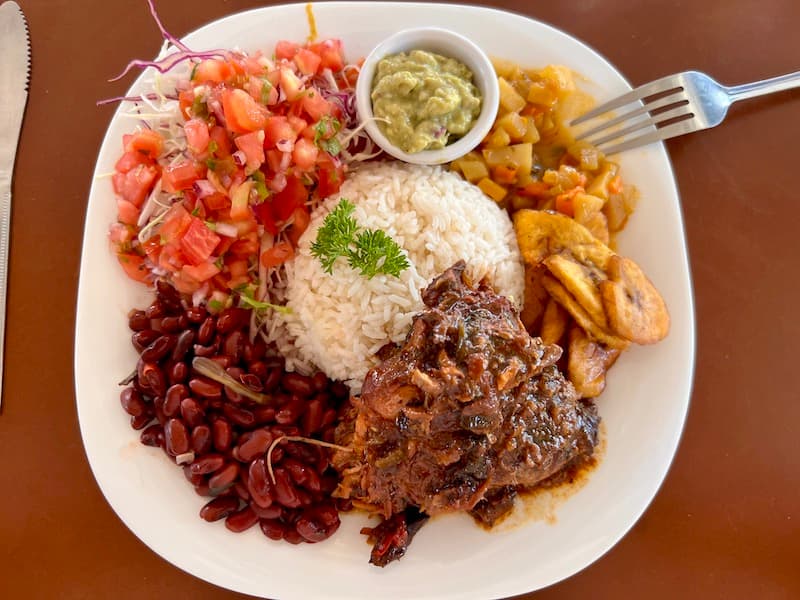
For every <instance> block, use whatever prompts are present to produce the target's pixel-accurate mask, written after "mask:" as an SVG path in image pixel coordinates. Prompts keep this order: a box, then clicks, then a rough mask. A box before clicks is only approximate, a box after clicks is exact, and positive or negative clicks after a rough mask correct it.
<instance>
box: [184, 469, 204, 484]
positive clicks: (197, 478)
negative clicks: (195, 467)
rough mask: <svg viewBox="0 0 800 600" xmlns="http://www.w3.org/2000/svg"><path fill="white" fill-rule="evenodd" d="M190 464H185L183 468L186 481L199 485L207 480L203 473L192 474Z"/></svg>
mask: <svg viewBox="0 0 800 600" xmlns="http://www.w3.org/2000/svg"><path fill="white" fill-rule="evenodd" d="M189 466H190V465H183V466H182V467H181V470H182V471H183V476H184V477H185V478H186V481H188V482H189V483H191V484H192V485H193V486H195V487H197V486H198V485H200V484H203V483H205V482H206V478H205V476H203V475H194V474H192V471H191V469H190V468H189Z"/></svg>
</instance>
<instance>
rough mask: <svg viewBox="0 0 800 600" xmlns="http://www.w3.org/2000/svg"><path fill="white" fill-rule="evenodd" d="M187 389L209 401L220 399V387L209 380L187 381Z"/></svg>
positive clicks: (194, 379)
mask: <svg viewBox="0 0 800 600" xmlns="http://www.w3.org/2000/svg"><path fill="white" fill-rule="evenodd" d="M189 389H191V390H192V393H194V394H196V395H198V396H200V397H202V398H207V399H210V400H214V399H217V398H221V397H222V385H220V384H219V383H217V382H216V381H211V380H210V379H205V378H200V377H192V378H191V379H190V380H189Z"/></svg>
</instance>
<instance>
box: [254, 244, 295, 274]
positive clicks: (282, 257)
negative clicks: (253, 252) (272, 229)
mask: <svg viewBox="0 0 800 600" xmlns="http://www.w3.org/2000/svg"><path fill="white" fill-rule="evenodd" d="M293 256H294V248H292V245H291V244H290V243H289V242H278V243H277V244H275V245H274V246H273V247H272V248H270V249H268V250H265V251H264V252H262V253H261V264H262V265H264V266H265V267H266V268H267V269H271V268H273V267H278V266H280V265H282V264H283V263H285V262H286V261H287V260H289V259H290V258H292V257H293Z"/></svg>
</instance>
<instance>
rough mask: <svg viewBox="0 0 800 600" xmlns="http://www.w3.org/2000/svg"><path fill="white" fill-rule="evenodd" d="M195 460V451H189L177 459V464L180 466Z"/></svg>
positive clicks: (179, 455)
mask: <svg viewBox="0 0 800 600" xmlns="http://www.w3.org/2000/svg"><path fill="white" fill-rule="evenodd" d="M193 460H194V451H193V450H189V452H184V453H183V454H178V456H176V457H175V462H176V463H177V464H179V465H182V464H185V463H190V462H192V461H193Z"/></svg>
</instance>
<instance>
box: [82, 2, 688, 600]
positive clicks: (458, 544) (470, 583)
mask: <svg viewBox="0 0 800 600" xmlns="http://www.w3.org/2000/svg"><path fill="white" fill-rule="evenodd" d="M422 9H424V14H423V13H422V12H421V11H422ZM304 11H305V5H304V4H296V5H285V6H277V7H268V8H263V9H255V10H252V11H247V12H245V13H239V14H236V15H231V16H230V17H227V18H225V19H222V20H220V21H217V22H215V23H212V24H209V25H206V26H204V27H202V28H200V29H198V30H197V31H195V32H193V33H191V34H189V35H188V36H187V37H186V41H187V43H189V44H192V43H197V44H201V45H198V46H197V47H198V48H201V47H212V46H213V47H217V46H216V45H215V44H218V43H219V39H218V34H219V33H220V31H226V32H227V33H226V34H225V35H226V36H227V39H233V40H237V41H238V40H239V39H240V37H238V36H241V35H243V33H242V32H243V31H246V30H248V29H249V28H250V26H251V24H252V23H253V22H254V20H257V19H258V18H262V19H263V18H269V19H273V21H272V22H274V20H280V19H284V20H286V19H289V20H290V25H291V26H287V27H285V28H280V29H279V30H280V35H279V36H276V37H275V38H272V37H270V36H268V35H267V36H264V37H265V38H266V39H264V41H263V44H261V43H260V44H259V45H260V46H261V47H268V46H269V45H270V44H271V43H274V41H276V40H277V39H278V38H289V39H302V37H304V35H305V31H304V26H305V21H304ZM359 11H360V12H359ZM370 11H380V14H381V15H383V16H384V17H386V16H387V11H388V15H393V16H394V17H396V18H392V19H391V25H392V26H396V27H400V26H404V27H411V26H419V25H423V24H426V25H436V24H441V25H443V26H444V25H448V26H449V27H450V28H454V29H457V30H462V31H469V33H470V34H471V37H473V38H474V39H476V40H477V39H478V38H481V39H482V40H483V41H482V42H481V43H482V44H486V46H487V47H488V46H490V45H491V44H492V43H494V42H492V39H493V38H491V39H490V36H489V37H487V36H488V33H489V31H490V30H491V28H489V27H487V26H486V23H487V22H491V21H494V22H501V23H502V25H503V27H504V31H506V32H507V33H508V35H509V36H511V35H512V34H515V33H516V34H518V35H520V36H530V37H531V38H533V37H534V33H535V37H536V38H537V39H538V38H548V39H549V40H550V41H555V42H557V43H558V45H561V46H563V48H561V51H562V52H563V51H564V49H565V48H569V50H570V52H569V55H570V57H566V58H565V55H564V54H560V55H559V52H558V51H556V52H555V55H553V54H552V53H553V50H552V49H548V48H546V47H543V48H542V49H541V51H540V56H541V57H542V62H541V63H537V64H538V65H540V66H541V65H544V64H546V63H547V62H554V61H555V60H556V59H559V58H560V59H562V60H559V62H567V63H569V62H570V60H575V59H573V58H571V57H573V56H580V57H581V61H584V62H585V63H586V65H587V66H588V67H590V68H587V69H585V70H583V73H584V74H585V75H587V76H589V77H592V78H593V79H595V80H596V83H597V84H598V85H600V86H601V87H600V88H599V89H601V90H602V92H603V93H604V94H605V95H608V96H611V95H614V94H616V93H619V92H621V91H624V90H625V89H629V88H630V86H629V85H628V84H627V82H626V81H625V80H624V79H623V78H622V77H621V75H619V73H618V72H616V70H614V69H613V67H612V66H611V65H609V64H608V63H607V62H606V61H605V60H604V59H603V58H602V57H600V56H599V55H597V54H596V53H595V52H594V51H592V50H591V49H589V48H588V47H586V46H585V45H584V44H582V43H581V42H578V41H577V40H575V39H574V38H571V37H570V36H568V35H566V34H564V33H562V32H560V31H558V30H556V29H553V28H552V27H549V26H547V25H544V24H542V23H539V22H536V21H533V20H530V19H527V18H524V17H520V16H517V15H513V14H511V13H505V12H501V11H497V10H493V9H487V8H480V7H470V6H457V5H443V4H411V3H409V4H405V3H364V4H361V3H354V2H332V3H324V4H320V5H317V6H315V13H316V15H317V22H318V24H319V25H320V34H321V35H323V36H326V35H331V36H336V35H339V36H341V37H343V38H344V39H345V45H346V48H349V54H350V55H353V54H360V55H363V54H364V52H365V50H364V49H363V45H364V44H365V43H366V42H363V43H361V42H359V40H360V39H361V38H360V36H363V37H364V39H365V40H366V39H367V38H369V40H370V43H372V44H375V43H377V41H379V39H382V38H383V37H385V35H387V33H388V32H385V31H383V30H380V29H376V28H375V25H374V23H375V22H376V21H375V20H374V19H371V18H370V15H372V16H373V17H374V15H375V14H376V13H375V12H370ZM341 14H348V15H349V14H353V15H356V14H357V15H358V16H357V18H354V19H348V22H347V23H344V22H342V23H340V22H339V19H338V18H337V17H339V16H340V15H341ZM423 18H424V23H422V22H420V21H421V19H423ZM454 23H455V24H454ZM479 26H480V27H479ZM265 31H266V30H265ZM345 32H346V34H345ZM348 36H353V40H355V43H350V42H349V41H348ZM201 40H205V42H201ZM359 44H361V46H362V47H359ZM523 45H535V43H534V42H533V41H531V42H530V44H523ZM503 52H506V50H505V49H504V50H503ZM507 57H508V58H512V59H514V58H516V59H517V60H523V58H524V57H520V58H517V57H516V56H514V52H513V49H509V50H508V52H507ZM527 61H528V62H530V58H527ZM579 62H580V61H579ZM137 81H138V80H137ZM601 84H602V85H601ZM135 87H136V84H134V88H135ZM132 89H133V88H132ZM129 128H130V127H127V129H129ZM122 130H123V128H122V125H121V124H120V123H119V119H115V120H114V121H112V123H111V125H110V127H109V130H108V132H107V135H106V138H105V140H104V143H103V146H102V148H101V150H100V156H99V159H98V164H97V167H96V171H95V175H96V176H97V175H98V174H100V173H104V172H107V171H108V170H110V167H111V166H113V162H114V160H115V156H114V155H115V154H117V152H118V144H119V134H120V132H121V131H122ZM622 163H623V169H625V172H626V173H627V174H628V175H629V176H630V179H629V180H630V181H632V182H634V183H635V184H637V185H638V186H639V188H640V189H641V190H642V192H643V195H644V196H645V198H650V199H651V200H657V202H655V201H654V202H652V204H647V203H643V204H642V206H641V207H640V208H639V210H638V211H637V213H636V216H635V218H634V219H633V220H632V223H631V225H629V227H628V229H626V232H625V234H624V236H622V237H621V239H620V251H621V252H623V253H625V254H629V255H631V256H633V257H634V258H635V259H636V260H637V261H638V262H640V264H642V266H643V267H644V268H645V270H646V272H648V274H650V276H651V278H652V279H653V280H654V281H655V283H656V284H657V285H658V286H659V287H660V288H661V289H662V292H663V293H664V295H665V297H666V299H667V302H668V305H669V306H670V309H671V311H673V329H672V332H671V333H670V336H669V337H668V338H667V340H666V341H665V342H662V344H660V345H658V346H655V347H653V348H642V349H639V348H637V349H634V350H631V351H629V352H628V353H626V355H625V356H623V358H622V359H621V360H620V363H619V364H618V366H616V367H615V370H614V371H613V372H612V373H611V376H610V378H609V390H608V391H607V392H606V394H604V396H603V398H602V399H601V402H600V403H599V404H600V412H601V414H602V415H603V418H604V421H605V422H606V423H607V427H608V428H609V438H608V440H609V447H608V449H607V454H606V457H605V458H604V460H603V461H602V462H601V464H600V466H599V467H598V468H597V469H596V472H595V473H594V474H593V475H592V477H591V478H590V479H589V482H588V483H587V485H586V487H584V488H583V489H582V490H581V491H580V492H579V493H577V494H575V495H574V496H573V497H572V498H570V499H569V500H568V501H566V502H565V503H563V505H560V506H559V508H558V511H557V517H558V524H557V525H555V526H550V525H547V524H542V523H539V522H534V523H531V524H526V525H524V526H521V527H519V528H517V529H514V530H511V531H502V532H499V533H496V534H495V533H493V534H486V533H484V532H482V531H480V530H479V529H478V528H476V527H474V526H471V524H470V523H469V519H468V518H466V517H464V518H461V517H460V516H452V517H447V518H442V519H439V520H437V521H438V522H434V523H431V524H430V525H428V526H426V527H425V528H423V530H422V532H421V533H420V534H419V535H418V537H417V538H416V539H415V542H414V545H413V546H412V550H411V551H410V552H409V555H408V556H406V557H405V558H404V559H403V560H402V561H400V562H399V563H396V564H395V565H393V566H392V567H390V568H387V569H385V570H379V569H376V568H374V567H371V566H368V565H367V564H366V559H367V554H368V547H367V546H366V545H365V544H363V543H362V541H361V539H359V536H358V533H357V531H358V528H359V527H360V526H361V525H363V521H362V520H361V519H359V518H358V517H352V518H351V517H350V516H348V517H346V518H345V519H344V520H343V525H342V529H341V530H340V531H339V533H338V534H337V535H336V536H334V538H333V539H332V540H329V541H328V542H326V543H325V544H319V545H315V546H306V547H301V548H296V547H290V546H288V545H287V544H283V545H274V544H273V545H270V543H269V542H268V541H266V540H264V538H263V536H262V535H261V533H260V532H258V531H250V532H247V533H245V534H241V535H240V536H238V537H237V536H233V535H232V534H230V533H229V532H227V531H226V530H225V529H224V527H223V526H222V524H220V523H218V524H215V525H208V524H205V523H203V522H201V521H200V520H199V519H198V518H197V517H196V511H197V510H198V509H199V507H200V506H201V505H202V503H203V502H202V500H201V499H199V498H197V497H193V496H194V494H193V493H192V492H191V490H190V489H189V488H188V487H186V485H187V484H185V482H184V481H182V477H181V476H180V473H179V472H178V471H177V470H176V469H175V467H174V466H171V465H169V464H168V463H167V461H165V460H164V458H163V456H162V455H160V451H157V450H154V449H149V448H144V447H142V446H141V445H139V444H138V435H137V434H135V433H134V432H132V431H131V430H130V428H129V425H128V424H127V419H126V418H125V416H124V414H122V411H121V410H120V409H119V406H118V404H117V402H116V400H115V398H114V396H115V393H116V388H115V387H114V382H115V381H116V380H117V379H118V374H119V373H118V372H117V371H115V369H119V368H120V366H121V365H126V367H125V368H129V367H130V365H132V364H133V360H135V358H134V357H133V356H132V350H131V349H130V348H129V347H128V348H123V345H124V344H123V343H122V341H121V340H124V339H125V338H126V337H127V335H128V332H127V331H126V323H125V318H124V315H125V313H126V312H127V310H128V309H129V308H131V307H132V306H143V305H145V303H146V302H147V301H148V298H149V295H148V294H147V293H146V292H145V291H144V290H142V289H140V288H139V286H136V285H135V284H133V283H131V282H129V281H127V280H125V278H124V276H123V275H122V274H121V272H120V271H119V269H118V267H117V265H116V264H114V263H115V261H114V259H113V257H111V256H110V253H109V252H108V249H107V246H106V243H105V240H104V235H103V234H104V232H105V230H106V228H107V226H108V223H109V222H110V221H111V220H112V219H113V216H114V215H113V213H114V210H113V206H110V205H113V201H111V197H110V186H109V184H108V181H107V180H102V179H97V178H95V180H94V182H93V185H92V190H91V193H90V201H89V212H88V213H87V218H86V228H85V236H84V245H83V255H82V261H81V274H80V287H79V294H78V310H77V320H76V342H75V373H76V380H75V384H76V398H77V408H78V417H79V422H80V427H81V434H82V436H83V440H84V446H85V448H86V452H87V457H88V459H89V463H90V466H91V468H92V471H93V473H94V475H95V478H96V479H97V481H98V484H99V486H100V488H101V490H102V491H103V494H104V495H105V496H106V498H107V500H108V501H109V503H110V504H111V506H112V507H113V509H114V510H115V511H116V512H117V514H118V515H119V516H120V518H121V519H122V520H123V521H124V522H125V524H126V525H127V526H128V527H129V528H130V529H131V531H133V532H134V533H135V534H136V535H137V536H138V537H139V538H140V539H142V541H144V542H145V543H146V544H147V545H148V546H150V548H152V549H153V550H154V551H156V552H157V553H158V554H160V555H161V556H162V557H164V558H165V559H166V560H168V561H170V562H172V563H173V564H175V565H176V566H178V567H180V568H182V569H184V570H186V571H187V572H189V573H192V574H194V575H196V576H198V577H200V578H203V579H206V580H207V581H210V582H212V583H215V584H217V585H221V586H224V587H227V588H230V589H234V590H237V591H241V592H245V593H250V594H254V595H265V596H269V597H280V598H320V597H327V598H375V597H386V598H404V597H415V598H487V597H502V596H510V595H515V594H519V593H524V592H527V591H531V590H534V589H539V588H541V587H545V586H547V585H550V584H552V583H555V582H557V581H559V580H561V579H563V578H565V577H568V576H570V575H572V574H574V573H575V572H577V571H579V570H581V569H582V568H585V567H586V566H587V565H588V564H590V563H591V562H592V561H594V560H596V559H597V558H599V557H600V556H602V554H603V553H605V552H606V551H607V550H608V549H609V548H611V547H612V546H613V545H614V544H615V543H616V542H617V541H618V540H619V539H620V538H621V537H622V536H623V535H624V534H625V532H627V531H628V529H629V528H630V527H631V526H632V525H633V524H634V523H635V522H636V520H637V519H638V518H639V517H640V515H641V514H642V512H643V511H644V510H645V509H646V507H647V505H648V504H649V503H650V501H651V500H652V498H653V496H654V495H655V493H656V491H657V490H658V487H659V486H660V484H661V482H662V481H663V478H664V476H665V475H666V472H667V470H668V468H669V465H670V462H671V460H672V457H673V456H674V452H675V450H676V448H677V444H678V441H679V439H680V435H681V431H682V427H683V423H684V420H685V416H686V411H687V408H688V401H689V396H690V391H691V381H692V377H693V368H694V339H695V338H694V308H693V300H692V293H691V280H690V276H689V270H688V259H687V254H686V246H685V235H684V232H683V224H682V220H681V213H680V205H679V200H678V195H677V189H676V187H675V183H674V176H673V174H672V171H671V166H670V164H669V160H668V157H667V155H666V152H665V149H664V146H663V145H662V144H658V145H654V146H651V147H649V148H645V149H640V150H637V151H633V152H631V153H629V154H627V155H626V156H625V157H623V158H622ZM641 178H644V180H642V179H641ZM104 203H105V204H104ZM643 222H649V223H651V224H653V223H655V224H656V227H655V228H648V227H643V226H642V225H641V224H642V223H643ZM665 252H666V253H667V254H668V255H669V260H668V261H667V262H665V261H664V259H663V255H664V253H665ZM665 265H666V266H665ZM109 282H113V283H114V284H116V286H115V287H114V288H109V285H108V284H109ZM108 340H120V343H119V348H118V347H116V346H115V345H113V344H112V345H109V344H108ZM665 359H669V360H665ZM648 366H649V367H652V366H656V367H657V370H656V371H655V372H653V371H652V369H651V370H648ZM631 375H633V376H631ZM653 377H657V378H658V382H659V384H660V385H661V386H662V388H664V387H666V388H667V389H668V393H667V398H668V400H672V402H674V404H671V405H669V406H668V407H667V409H664V410H662V411H661V413H663V414H661V413H659V412H658V410H659V409H660V408H663V404H658V403H652V402H651V400H650V398H649V397H647V396H646V395H643V392H647V391H649V390H650V388H649V387H648V386H649V385H651V384H652V381H651V380H652V379H653ZM662 395H663V394H662ZM631 397H634V398H636V402H637V403H638V404H628V405H625V406H622V407H621V408H619V407H618V405H619V402H618V398H631ZM648 403H649V404H648ZM639 405H645V406H644V407H641V406H639ZM654 409H655V410H656V413H653V412H652V411H653V410H654ZM637 411H639V412H641V411H646V412H648V413H649V414H648V418H649V417H650V415H652V416H653V418H658V419H659V425H660V427H656V428H653V427H649V428H648V427H644V428H642V429H643V431H640V430H639V428H638V427H636V425H642V424H644V425H647V423H646V422H645V421H642V420H641V419H640V420H639V421H638V422H634V423H631V422H630V420H631V419H632V417H631V419H627V420H626V417H625V415H626V413H636V412H637ZM637 414H638V413H637ZM662 417H664V418H663V419H662ZM623 433H624V441H625V444H623V445H624V446H625V447H626V448H627V450H628V451H629V452H624V453H623V454H624V456H622V457H620V453H622V449H620V448H619V447H618V446H619V444H616V443H615V440H616V439H617V438H616V437H615V436H617V435H622V434H623ZM645 434H646V435H645ZM631 446H632V447H631ZM612 455H613V456H612ZM645 462H646V464H642V463H645ZM619 469H626V471H625V476H626V478H628V479H630V480H631V481H633V482H635V484H628V485H627V486H625V485H623V486H622V487H620V488H619V489H614V490H608V489H606V487H604V486H603V485H601V484H602V482H603V481H606V480H608V479H609V478H610V477H613V476H614V475H615V474H616V473H617V472H618V471H619ZM627 469H630V471H628V470H627ZM620 481H622V482H623V483H624V481H626V479H621V480H620ZM586 498H591V500H592V502H591V507H592V508H591V510H590V511H589V510H586V509H585V505H586V503H585V500H586ZM582 506H583V507H584V510H583V511H581V510H580V509H581V507H582ZM589 512H590V513H591V514H588V513H589ZM576 519H577V520H576ZM605 525H607V526H605ZM604 526H605V527H604ZM589 529H591V530H592V532H591V535H588V534H587V533H586V532H587V530H589ZM198 535H199V537H198ZM487 536H488V537H487ZM581 536H583V537H581ZM541 541H547V542H548V544H550V545H549V546H548V547H549V548H550V550H549V551H545V552H541V550H542V549H541V548H538V550H539V551H540V552H539V553H538V554H536V555H533V554H531V552H536V550H537V548H536V544H537V543H539V542H541ZM553 542H555V545H553ZM565 542H567V543H566V544H565ZM265 544H266V546H265ZM354 549H355V550H356V553H355V555H354V554H353V550H354ZM520 549H524V552H523V555H521V556H517V553H518V552H519V551H520ZM254 553H256V559H253V558H252V557H249V556H248V555H252V554H254ZM354 561H355V562H354ZM485 565H489V571H488V572H486V573H485V572H484V571H483V570H482V569H483V568H484V566H485ZM309 566H311V567H312V569H313V570H312V571H308V572H307V571H305V570H304V569H305V568H306V567H309ZM488 573H490V574H488Z"/></svg>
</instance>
